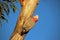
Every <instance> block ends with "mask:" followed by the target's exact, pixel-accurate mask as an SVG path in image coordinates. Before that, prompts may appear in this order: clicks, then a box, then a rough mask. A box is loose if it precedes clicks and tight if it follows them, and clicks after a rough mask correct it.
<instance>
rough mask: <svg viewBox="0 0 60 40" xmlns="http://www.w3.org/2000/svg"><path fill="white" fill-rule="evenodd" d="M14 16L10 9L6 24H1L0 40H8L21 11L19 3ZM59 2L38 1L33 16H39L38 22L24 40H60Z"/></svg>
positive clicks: (53, 0)
mask: <svg viewBox="0 0 60 40" xmlns="http://www.w3.org/2000/svg"><path fill="white" fill-rule="evenodd" d="M15 5H16V6H17V7H18V9H17V11H16V13H15V14H14V13H13V11H12V10H11V8H10V14H9V15H8V16H6V18H7V19H8V23H6V22H3V23H2V27H0V40H9V38H10V36H11V34H12V32H13V30H14V28H15V26H16V22H17V19H18V16H19V13H20V11H21V6H20V4H19V3H15ZM59 7H60V0H40V2H39V4H38V6H37V8H36V10H35V12H34V15H36V14H38V15H39V20H38V22H37V23H36V25H35V26H34V28H33V29H31V30H30V32H29V33H28V34H27V36H26V38H25V40H60V19H59V18H60V13H59V12H60V8H59Z"/></svg>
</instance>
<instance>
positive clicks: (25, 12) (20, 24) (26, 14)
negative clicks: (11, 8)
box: [10, 0, 39, 40]
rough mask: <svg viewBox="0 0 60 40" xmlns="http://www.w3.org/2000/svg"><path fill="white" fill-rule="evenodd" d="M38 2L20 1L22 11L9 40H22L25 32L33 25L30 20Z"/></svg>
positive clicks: (30, 0)
mask: <svg viewBox="0 0 60 40" xmlns="http://www.w3.org/2000/svg"><path fill="white" fill-rule="evenodd" d="M38 2H39V0H24V1H23V0H20V3H21V5H22V9H21V13H20V15H19V17H18V21H17V24H16V27H15V29H14V32H13V34H12V37H11V38H10V40H24V37H25V35H26V34H27V32H28V31H29V30H30V29H31V28H32V27H33V26H34V24H35V22H34V21H33V19H32V15H33V13H34V10H35V8H36V6H37V4H38Z"/></svg>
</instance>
